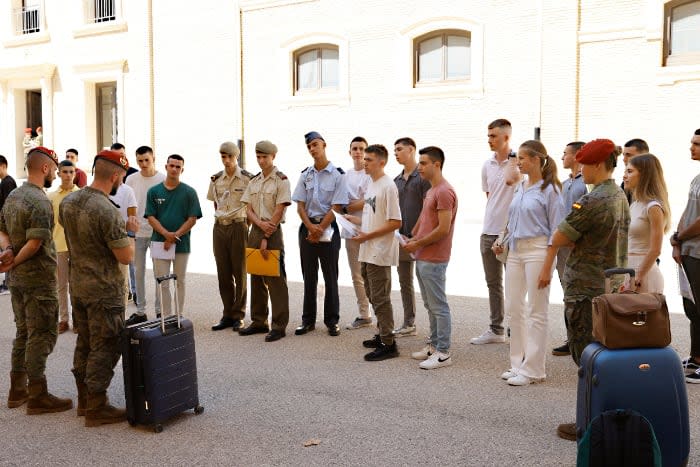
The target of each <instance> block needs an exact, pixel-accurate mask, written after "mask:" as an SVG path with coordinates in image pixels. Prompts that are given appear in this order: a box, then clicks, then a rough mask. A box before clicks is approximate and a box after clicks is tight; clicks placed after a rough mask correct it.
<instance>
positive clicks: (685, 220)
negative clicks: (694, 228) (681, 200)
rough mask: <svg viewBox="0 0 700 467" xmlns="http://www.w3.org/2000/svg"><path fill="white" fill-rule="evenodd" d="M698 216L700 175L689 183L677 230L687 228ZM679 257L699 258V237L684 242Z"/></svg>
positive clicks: (699, 207)
mask: <svg viewBox="0 0 700 467" xmlns="http://www.w3.org/2000/svg"><path fill="white" fill-rule="evenodd" d="M698 216H700V175H697V176H696V177H695V178H694V179H693V181H692V182H691V183H690V191H689V192H688V204H686V205H685V211H683V217H681V222H680V223H679V224H678V230H683V229H685V228H687V227H688V226H689V225H690V224H692V223H693V222H695V220H696V219H697V218H698ZM681 255H683V256H692V257H693V258H700V235H699V236H696V237H693V238H689V239H688V240H684V241H683V243H682V246H681Z"/></svg>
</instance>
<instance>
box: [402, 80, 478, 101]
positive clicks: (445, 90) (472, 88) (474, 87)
mask: <svg viewBox="0 0 700 467" xmlns="http://www.w3.org/2000/svg"><path fill="white" fill-rule="evenodd" d="M483 95H484V90H483V89H482V87H481V86H479V85H478V84H475V83H464V84H449V83H445V84H434V85H427V84H425V85H421V86H419V87H415V88H411V89H410V90H409V91H407V92H404V93H403V95H402V97H404V98H405V99H406V100H420V99H435V98H438V99H440V98H445V99H447V98H453V97H458V98H459V97H477V98H478V97H482V96H483Z"/></svg>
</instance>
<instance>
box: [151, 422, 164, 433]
mask: <svg viewBox="0 0 700 467" xmlns="http://www.w3.org/2000/svg"><path fill="white" fill-rule="evenodd" d="M153 432H154V433H162V432H163V425H161V424H160V423H157V424H156V425H155V426H154V427H153Z"/></svg>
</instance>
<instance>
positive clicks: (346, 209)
mask: <svg viewBox="0 0 700 467" xmlns="http://www.w3.org/2000/svg"><path fill="white" fill-rule="evenodd" d="M341 211H342V212H343V214H347V213H348V207H347V206H343V209H341Z"/></svg>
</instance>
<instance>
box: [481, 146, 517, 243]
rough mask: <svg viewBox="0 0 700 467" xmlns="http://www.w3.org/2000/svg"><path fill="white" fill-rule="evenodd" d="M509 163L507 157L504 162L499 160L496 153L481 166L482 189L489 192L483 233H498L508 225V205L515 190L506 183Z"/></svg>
mask: <svg viewBox="0 0 700 467" xmlns="http://www.w3.org/2000/svg"><path fill="white" fill-rule="evenodd" d="M508 164H509V162H508V159H507V158H506V160H505V161H503V162H498V161H497V160H496V154H495V153H494V154H493V155H491V157H490V158H489V159H487V160H486V161H485V162H484V165H483V167H482V168H481V189H482V190H483V191H484V192H485V193H488V194H489V197H488V199H487V201H486V211H485V213H484V228H483V230H482V231H481V233H482V234H486V235H498V234H499V233H501V231H502V230H503V229H504V228H505V226H506V220H507V219H508V207H509V206H510V203H511V201H512V200H513V193H514V191H515V186H514V185H512V186H508V185H506V181H505V169H506V167H507V166H508Z"/></svg>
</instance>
